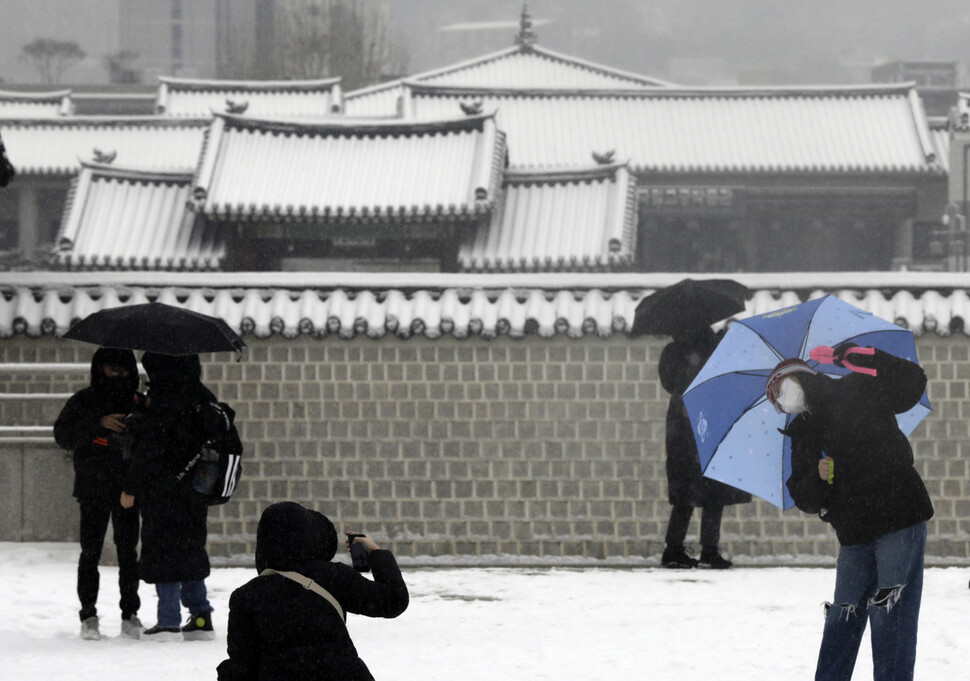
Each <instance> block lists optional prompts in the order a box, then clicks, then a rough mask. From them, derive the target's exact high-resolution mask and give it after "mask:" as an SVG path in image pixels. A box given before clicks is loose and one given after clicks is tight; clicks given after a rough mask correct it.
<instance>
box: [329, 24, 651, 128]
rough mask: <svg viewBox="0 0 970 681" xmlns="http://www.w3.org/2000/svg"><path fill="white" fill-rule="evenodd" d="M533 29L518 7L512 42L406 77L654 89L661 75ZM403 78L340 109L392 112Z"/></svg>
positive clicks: (462, 83) (351, 95)
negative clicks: (551, 40) (544, 37)
mask: <svg viewBox="0 0 970 681" xmlns="http://www.w3.org/2000/svg"><path fill="white" fill-rule="evenodd" d="M536 39H537V37H536V34H535V32H534V31H532V22H531V19H530V17H529V14H528V12H527V11H526V10H525V9H523V11H522V16H521V18H520V20H519V33H518V35H517V36H516V37H515V45H514V46H513V47H509V48H506V49H504V50H499V51H498V52H493V53H491V54H486V55H484V56H481V57H477V58H475V59H469V60H467V61H463V62H459V63H457V64H451V65H449V66H445V67H442V68H438V69H433V70H431V71H425V72H423V73H418V74H415V75H413V76H411V77H410V78H409V79H408V80H411V81H417V82H426V83H433V84H436V85H448V86H457V87H483V88H512V89H524V90H528V89H534V88H561V89H567V90H576V89H595V88H641V87H646V88H654V87H665V86H668V85H670V83H667V82H665V81H662V80H658V79H656V78H650V77H647V76H643V75H640V74H637V73H631V72H629V71H622V70H620V69H614V68H611V67H609V66H603V65H602V64H596V63H593V62H590V61H586V60H585V59H578V58H576V57H570V56H567V55H565V54H560V53H558V52H554V51H552V50H547V49H546V48H544V47H540V46H538V45H536ZM403 83H404V81H403V80H393V81H388V82H386V83H381V84H379V85H372V86H370V87H366V88H362V89H360V90H354V91H353V92H348V93H347V95H346V97H345V109H346V112H347V114H348V115H351V116H394V115H396V114H397V106H398V104H397V103H398V99H400V98H401V96H402V95H403V94H404V86H403Z"/></svg>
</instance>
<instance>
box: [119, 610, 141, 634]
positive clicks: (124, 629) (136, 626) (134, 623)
mask: <svg viewBox="0 0 970 681" xmlns="http://www.w3.org/2000/svg"><path fill="white" fill-rule="evenodd" d="M144 628H145V627H144V626H142V623H141V620H140V619H138V616H137V615H132V616H131V617H129V618H128V619H126V620H121V635H122V636H124V637H126V638H141V632H142V629H144Z"/></svg>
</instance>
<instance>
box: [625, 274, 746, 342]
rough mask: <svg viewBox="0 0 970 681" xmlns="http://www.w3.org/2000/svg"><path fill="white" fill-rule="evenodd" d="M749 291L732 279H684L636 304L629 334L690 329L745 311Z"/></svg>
mask: <svg viewBox="0 0 970 681" xmlns="http://www.w3.org/2000/svg"><path fill="white" fill-rule="evenodd" d="M749 295H750V291H748V289H747V287H746V286H744V285H742V284H739V283H738V282H736V281H734V280H733V279H683V280H681V281H678V282H677V283H676V284H673V285H672V286H668V287H666V288H662V289H660V290H659V291H656V292H654V293H651V294H650V295H649V296H647V297H646V298H644V299H643V300H641V301H640V302H639V303H638V304H637V308H636V311H635V312H634V314H633V325H632V327H631V328H630V334H631V335H633V336H645V335H648V334H652V335H656V336H678V335H682V334H686V333H690V332H691V331H696V330H698V329H701V328H704V327H708V326H710V325H711V324H714V323H715V322H719V321H721V320H722V319H725V318H727V317H730V316H731V315H735V314H737V313H739V312H741V311H743V310H744V301H745V299H746V298H747V297H748V296H749Z"/></svg>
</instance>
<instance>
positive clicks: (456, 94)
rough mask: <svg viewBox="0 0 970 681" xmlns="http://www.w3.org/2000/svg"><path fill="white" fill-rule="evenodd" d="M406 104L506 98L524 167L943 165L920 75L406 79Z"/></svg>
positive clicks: (507, 124) (448, 107) (808, 169)
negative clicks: (538, 86) (614, 86)
mask: <svg viewBox="0 0 970 681" xmlns="http://www.w3.org/2000/svg"><path fill="white" fill-rule="evenodd" d="M405 86H406V87H405V98H404V106H403V108H404V115H405V116H406V117H411V118H417V119H421V118H426V117H441V116H449V115H455V114H457V113H458V112H459V111H460V110H461V108H462V107H464V108H468V107H482V108H484V109H485V110H493V109H497V110H498V113H497V121H498V125H499V128H501V129H502V130H503V131H505V133H506V134H507V135H508V145H509V155H510V162H511V164H512V166H514V167H563V166H576V165H583V164H587V163H589V161H590V154H591V153H593V152H598V153H604V152H606V151H610V150H612V151H615V153H616V156H617V157H618V158H629V159H630V166H631V168H632V169H633V170H634V172H638V173H645V172H663V173H668V174H669V173H686V172H713V173H728V172H730V173H750V172H759V173H760V172H771V173H776V174H777V173H873V174H882V173H924V174H925V173H934V174H935V173H942V172H943V171H942V167H941V166H940V164H939V162H938V161H937V160H936V158H935V150H934V149H933V146H932V142H931V140H930V134H929V128H928V125H927V122H926V116H925V114H924V113H923V107H922V105H921V104H920V102H919V99H918V96H917V94H916V90H915V88H914V87H913V86H912V84H908V83H907V84H902V85H890V86H852V87H802V88H692V89H680V88H652V89H645V88H641V89H628V90H616V91H606V90H587V91H569V92H564V91H561V90H559V91H557V90H553V89H548V90H541V91H540V90H535V91H531V92H524V91H521V90H503V91H500V90H495V89H486V88H454V87H443V86H439V85H431V84H428V83H420V82H416V81H408V82H406V83H405Z"/></svg>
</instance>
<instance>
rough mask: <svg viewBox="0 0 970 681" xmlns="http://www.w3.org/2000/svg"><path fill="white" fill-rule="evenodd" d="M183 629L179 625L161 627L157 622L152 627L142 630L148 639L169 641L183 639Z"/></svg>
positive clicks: (162, 641)
mask: <svg viewBox="0 0 970 681" xmlns="http://www.w3.org/2000/svg"><path fill="white" fill-rule="evenodd" d="M181 633H182V632H181V631H179V628H178V627H160V626H158V625H157V624H156V625H155V626H154V627H152V628H151V629H145V630H144V631H142V632H141V637H142V638H143V639H145V640H146V641H159V642H161V643H167V642H169V641H181V640H182V636H181Z"/></svg>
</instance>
